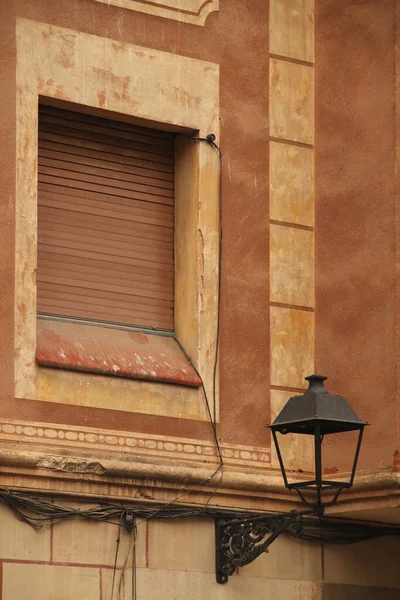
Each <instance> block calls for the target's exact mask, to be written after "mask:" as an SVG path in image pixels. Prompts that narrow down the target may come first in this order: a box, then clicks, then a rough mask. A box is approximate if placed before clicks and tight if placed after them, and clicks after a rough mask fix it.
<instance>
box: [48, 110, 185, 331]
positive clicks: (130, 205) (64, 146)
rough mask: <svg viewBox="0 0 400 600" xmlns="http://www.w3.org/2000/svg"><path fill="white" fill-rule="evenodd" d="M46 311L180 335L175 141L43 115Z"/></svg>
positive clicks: (64, 115)
mask: <svg viewBox="0 0 400 600" xmlns="http://www.w3.org/2000/svg"><path fill="white" fill-rule="evenodd" d="M37 310H38V313H39V314H45V315H56V316H62V317H72V318H80V319H85V320H90V321H93V320H94V321H100V322H107V323H116V324H122V325H136V326H140V327H146V328H150V329H161V330H167V331H173V329H174V135H173V134H170V133H167V132H161V131H157V130H152V129H147V128H144V127H137V126H134V125H131V124H126V123H119V122H114V121H111V120H108V119H103V118H98V117H93V116H88V115H84V114H80V113H75V112H72V111H66V110H62V109H58V108H54V107H48V106H41V107H40V113H39V151H38V269H37Z"/></svg>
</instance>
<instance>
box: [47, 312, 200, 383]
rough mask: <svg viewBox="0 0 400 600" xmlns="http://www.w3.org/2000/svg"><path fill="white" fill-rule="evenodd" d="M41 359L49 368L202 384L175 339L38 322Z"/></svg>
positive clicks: (63, 323)
mask: <svg viewBox="0 0 400 600" xmlns="http://www.w3.org/2000/svg"><path fill="white" fill-rule="evenodd" d="M36 360H37V362H38V364H39V365H41V366H44V367H55V368H59V369H69V370H75V371H85V372H87V373H98V374H102V375H113V376H116V377H126V378H129V379H141V380H145V381H157V382H164V383H174V384H177V385H185V386H191V387H200V386H201V384H202V382H201V379H200V377H199V376H198V374H197V372H196V371H195V369H194V368H193V366H192V365H191V364H190V361H189V359H188V358H187V356H186V354H185V353H184V352H183V350H182V348H181V347H180V345H179V344H178V342H177V341H176V340H175V339H174V338H173V337H168V336H162V335H156V334H147V333H139V332H135V331H129V330H122V329H114V328H109V327H101V326H99V325H86V324H81V323H73V322H72V323H71V322H63V321H58V320H54V321H53V320H47V319H46V320H42V319H38V320H37V341H36Z"/></svg>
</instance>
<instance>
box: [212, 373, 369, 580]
mask: <svg viewBox="0 0 400 600" xmlns="http://www.w3.org/2000/svg"><path fill="white" fill-rule="evenodd" d="M326 379H327V378H326V377H323V376H321V375H310V376H309V377H306V380H307V381H308V382H309V387H308V390H306V392H305V393H304V394H303V395H301V396H293V397H292V398H289V400H288V402H287V403H286V404H285V406H284V407H283V409H282V410H281V412H280V413H279V415H278V416H277V417H276V419H275V421H274V422H273V423H272V424H270V425H268V426H267V427H269V428H270V429H271V431H272V436H273V440H274V443H275V448H276V452H277V456H278V460H279V465H280V468H281V471H282V476H283V481H284V484H285V486H286V487H287V488H288V489H289V490H295V491H296V492H297V493H298V494H299V496H300V500H301V502H302V503H303V504H304V505H306V506H307V507H308V510H307V511H303V512H300V511H296V510H292V511H290V512H287V513H278V514H277V513H272V514H271V513H263V514H249V516H247V517H244V518H242V519H217V520H216V575H217V582H218V583H226V582H227V581H228V577H229V576H230V575H232V574H233V573H234V571H235V568H236V567H239V566H244V565H247V564H249V563H251V562H252V561H253V560H255V558H257V556H259V555H260V554H262V553H263V552H268V546H270V545H271V543H272V542H273V541H274V540H275V539H276V538H277V537H278V536H279V535H280V534H281V533H282V532H283V531H285V530H287V529H289V528H291V527H293V525H294V524H296V523H300V522H301V519H302V517H303V516H304V515H313V516H317V517H320V518H321V517H322V516H323V514H324V509H325V507H326V506H332V505H333V504H335V503H336V502H337V500H338V498H339V495H340V493H341V491H342V490H344V489H346V488H347V489H348V488H350V487H351V486H352V485H353V481H354V475H355V472H356V468H357V461H358V456H359V453H360V447H361V440H362V435H363V431H364V427H365V426H366V425H368V423H367V422H364V421H361V419H360V418H359V417H358V416H357V415H356V413H355V412H354V410H353V409H352V408H351V406H350V405H349V404H348V402H347V401H346V400H345V399H344V398H343V397H342V396H334V395H332V394H330V393H329V392H328V391H327V390H326V389H325V388H324V381H325V380H326ZM349 431H356V432H358V438H357V444H356V449H355V453H354V457H353V460H352V467H351V472H350V476H349V478H348V479H347V480H341V481H334V480H333V479H329V478H325V477H323V465H322V453H321V446H322V443H323V440H324V438H325V436H327V435H334V434H338V433H344V432H349ZM289 434H295V435H296V434H297V435H306V436H311V437H312V438H313V442H314V474H313V478H312V479H309V480H307V481H304V480H299V479H298V480H297V481H296V480H295V481H292V482H289V480H288V475H287V471H286V469H285V463H284V457H282V452H281V449H280V446H279V436H280V435H289Z"/></svg>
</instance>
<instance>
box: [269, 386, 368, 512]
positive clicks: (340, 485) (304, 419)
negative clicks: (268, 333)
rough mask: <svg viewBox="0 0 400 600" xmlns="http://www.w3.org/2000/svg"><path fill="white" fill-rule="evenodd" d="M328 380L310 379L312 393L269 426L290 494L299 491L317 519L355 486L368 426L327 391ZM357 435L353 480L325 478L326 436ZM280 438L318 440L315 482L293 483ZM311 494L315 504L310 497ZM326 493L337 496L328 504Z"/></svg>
mask: <svg viewBox="0 0 400 600" xmlns="http://www.w3.org/2000/svg"><path fill="white" fill-rule="evenodd" d="M326 379H327V377H323V376H322V375H310V376H309V377H306V380H307V381H308V382H309V387H308V390H307V391H306V392H305V393H304V394H303V395H302V396H293V397H292V398H289V400H288V402H287V403H286V404H285V406H284V407H283V409H282V410H281V412H280V413H279V415H278V416H277V417H276V419H275V421H274V422H273V423H272V424H271V425H268V426H267V427H269V428H270V429H271V431H272V436H273V439H274V443H275V448H276V453H277V456H278V460H279V465H280V468H281V471H282V476H283V481H284V483H285V486H286V487H287V488H288V489H289V490H296V492H297V493H298V494H299V496H300V499H301V501H302V503H303V504H305V505H307V506H310V507H312V508H313V509H314V513H315V514H316V515H319V516H322V515H323V512H324V507H325V506H332V505H333V504H335V502H336V501H337V499H338V497H339V494H340V492H341V491H342V490H344V489H346V488H350V487H351V486H352V485H353V481H354V475H355V472H356V468H357V461H358V455H359V453H360V446H361V440H362V435H363V431H364V427H365V426H366V425H367V424H368V423H366V422H363V421H361V419H360V418H359V417H358V416H357V415H356V413H355V412H354V410H353V409H352V408H351V406H350V405H349V403H348V402H347V401H346V400H345V399H344V398H343V397H342V396H334V395H332V394H330V393H329V392H328V391H327V390H326V389H325V388H324V381H325V380H326ZM346 431H357V432H358V439H357V445H356V450H355V454H354V459H353V461H352V468H351V473H350V477H349V479H348V480H347V481H333V480H331V479H324V478H323V471H322V459H321V446H322V442H323V440H324V437H325V436H326V435H333V434H335V433H343V432H346ZM277 434H281V435H288V434H298V435H309V436H312V437H313V438H314V440H313V441H314V465H315V466H314V478H313V479H312V480H310V481H296V482H293V483H289V481H288V478H287V474H286V469H285V466H284V460H283V458H282V453H281V450H280V447H279V438H278V435H277ZM307 492H310V493H311V496H312V500H310V499H308V498H307V497H306V493H307ZM326 492H328V493H332V492H333V496H332V497H331V498H330V499H329V500H326V501H324V497H326Z"/></svg>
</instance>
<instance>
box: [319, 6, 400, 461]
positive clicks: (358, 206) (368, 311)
mask: <svg viewBox="0 0 400 600" xmlns="http://www.w3.org/2000/svg"><path fill="white" fill-rule="evenodd" d="M394 8H395V2H393V1H392V0H369V1H367V0H366V1H362V2H359V1H352V2H348V1H347V0H328V1H326V2H317V3H316V92H315V93H316V114H315V127H316V210H315V222H316V319H317V324H316V368H317V372H321V373H323V374H326V375H329V382H328V383H329V385H328V387H329V389H330V391H332V392H336V393H339V392H340V393H341V394H342V395H344V396H345V397H346V398H347V399H348V400H349V401H350V402H351V403H352V405H353V406H354V407H355V409H356V410H357V411H358V412H359V414H360V416H361V417H362V418H364V419H366V420H369V421H370V422H371V424H372V426H371V428H370V429H368V431H367V433H366V439H365V443H364V446H363V450H362V454H361V465H362V467H364V468H365V467H368V468H376V467H382V466H390V465H391V464H392V462H393V454H394V452H395V450H396V449H397V447H398V446H397V444H398V442H397V431H396V421H397V409H396V403H397V394H398V366H397V364H398V360H399V357H398V353H397V352H396V344H397V340H396V302H398V298H396V286H397V281H396V221H395V215H396V210H397V208H396V198H395V110H394V109H395V76H394V75H395V55H394V48H395V37H394V36H395V14H394ZM339 454H342V455H343V451H342V449H341V450H340V451H339V448H338V449H337V453H336V456H334V457H333V458H332V463H331V464H330V466H331V467H339V468H340V466H341V462H340V458H339Z"/></svg>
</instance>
